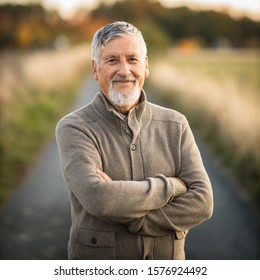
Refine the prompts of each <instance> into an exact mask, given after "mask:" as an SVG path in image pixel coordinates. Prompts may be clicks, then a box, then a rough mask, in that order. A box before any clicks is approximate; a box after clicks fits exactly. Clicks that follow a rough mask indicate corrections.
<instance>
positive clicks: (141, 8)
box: [91, 0, 260, 48]
mask: <svg viewBox="0 0 260 280" xmlns="http://www.w3.org/2000/svg"><path fill="white" fill-rule="evenodd" d="M91 17H92V19H102V20H103V21H106V22H111V21H116V20H124V21H129V22H131V23H133V24H135V25H137V27H139V28H140V29H141V30H142V27H143V25H145V23H149V24H150V27H149V28H145V29H144V30H143V33H144V37H145V39H146V37H147V41H148V45H149V43H150V42H149V41H150V40H151V39H152V40H153V41H157V43H159V42H160V39H161V38H160V36H159V33H162V34H163V38H166V37H168V42H176V41H177V42H178V41H179V40H183V39H187V38H199V41H200V42H204V45H205V46H208V47H216V46H218V45H219V44H221V42H223V40H225V42H226V43H228V44H229V45H230V46H233V47H258V48H259V47H260V39H259V35H260V22H255V21H253V20H251V19H249V18H242V19H234V18H232V17H231V16H230V15H228V14H225V13H221V12H215V11H195V10H191V9H189V8H187V7H180V8H166V7H164V6H162V5H161V4H160V3H159V2H155V1H151V0H150V1H149V0H143V1H138V0H125V1H119V2H116V3H114V4H111V5H105V4H101V5H100V6H99V7H97V8H96V9H95V10H93V11H92V12H91ZM151 23H152V24H151ZM146 27H148V24H146ZM154 27H156V28H155V29H154ZM154 30H155V31H156V33H155V34H154V36H153V38H151V36H150V34H151V33H152V32H153V31H154ZM157 36H158V37H157Z"/></svg>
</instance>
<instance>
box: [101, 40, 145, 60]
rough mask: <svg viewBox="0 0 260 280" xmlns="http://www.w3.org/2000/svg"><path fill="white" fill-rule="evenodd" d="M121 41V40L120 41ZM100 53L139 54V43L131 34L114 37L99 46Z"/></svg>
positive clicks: (105, 54) (103, 54) (104, 54)
mask: <svg viewBox="0 0 260 280" xmlns="http://www.w3.org/2000/svg"><path fill="white" fill-rule="evenodd" d="M120 41H121V42H120ZM100 51H101V55H102V56H107V55H109V56H110V55H114V56H116V55H117V56H118V55H139V54H140V53H141V48H140V44H138V41H137V39H136V38H135V37H133V36H126V37H115V38H113V39H111V40H109V41H108V42H106V43H105V44H103V45H102V46H101V48H100Z"/></svg>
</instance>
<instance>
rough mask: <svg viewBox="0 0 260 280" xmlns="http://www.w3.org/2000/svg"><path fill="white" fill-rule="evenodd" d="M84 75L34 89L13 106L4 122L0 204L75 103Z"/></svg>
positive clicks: (1, 148) (0, 147) (0, 158)
mask: <svg viewBox="0 0 260 280" xmlns="http://www.w3.org/2000/svg"><path fill="white" fill-rule="evenodd" d="M79 84H80V79H77V81H73V82H71V83H70V84H67V85H66V86H64V88H62V89H53V90H48V91H45V92H44V93H43V92H39V91H37V90H32V91H31V92H30V95H31V96H33V98H32V99H30V102H26V103H24V104H23V105H22V106H17V107H16V108H12V111H13V115H12V118H9V119H8V123H7V122H5V123H4V124H3V123H2V125H1V131H2V136H1V142H0V153H1V156H0V166H1V179H0V180H1V188H0V204H2V203H4V202H5V201H6V200H7V199H8V197H9V195H10V193H11V192H12V190H14V189H15V188H16V187H17V186H18V185H19V183H20V182H21V180H22V178H23V176H24V174H25V173H26V171H27V169H28V168H29V167H30V166H31V165H32V164H33V162H34V161H35V159H36V158H37V156H38V153H39V151H40V150H41V149H42V148H43V147H44V145H45V144H46V141H47V140H48V139H49V138H50V136H52V135H53V132H54V129H55V125H56V122H57V121H58V119H59V118H61V117H62V116H63V115H64V114H65V113H66V112H67V111H68V109H69V108H70V107H71V105H72V104H73V101H74V99H75V95H76V93H77V92H78V87H79Z"/></svg>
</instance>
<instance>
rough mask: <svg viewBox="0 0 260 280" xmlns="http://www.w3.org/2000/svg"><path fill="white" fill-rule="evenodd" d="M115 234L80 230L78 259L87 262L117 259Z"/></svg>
mask: <svg viewBox="0 0 260 280" xmlns="http://www.w3.org/2000/svg"><path fill="white" fill-rule="evenodd" d="M115 240H116V237H115V233H114V232H102V231H92V230H86V229H79V232H78V236H77V249H78V257H79V258H80V259H86V260H112V259H115Z"/></svg>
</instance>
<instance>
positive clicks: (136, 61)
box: [92, 36, 148, 113]
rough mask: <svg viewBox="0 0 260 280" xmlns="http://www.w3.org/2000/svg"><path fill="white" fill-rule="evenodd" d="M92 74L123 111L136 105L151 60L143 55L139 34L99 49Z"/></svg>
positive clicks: (110, 42)
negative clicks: (137, 37)
mask: <svg viewBox="0 0 260 280" xmlns="http://www.w3.org/2000/svg"><path fill="white" fill-rule="evenodd" d="M92 69H93V76H94V78H95V79H96V80H97V81H98V83H99V87H100V90H101V92H102V93H103V94H104V95H105V96H106V97H107V99H108V100H109V101H110V103H111V104H112V105H113V106H114V107H115V108H116V109H117V110H118V111H121V112H123V113H125V112H127V111H128V110H130V109H131V108H132V107H133V106H135V105H136V104H137V103H138V101H139V98H140V93H141V89H142V87H143V84H144V81H145V78H146V77H147V76H148V59H147V57H145V58H144V57H143V55H142V53H141V49H140V44H139V43H138V41H137V39H136V37H133V36H125V37H116V38H114V39H112V40H110V41H108V42H107V43H106V44H105V45H104V46H102V47H101V49H100V56H99V63H98V64H97V63H96V62H95V61H92Z"/></svg>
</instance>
